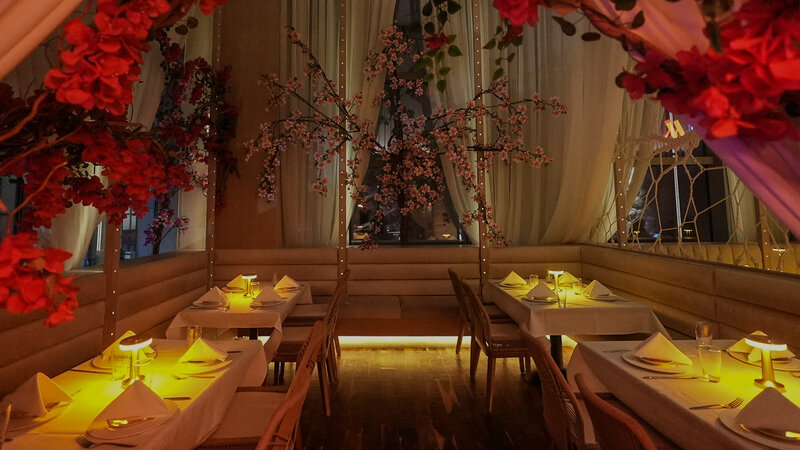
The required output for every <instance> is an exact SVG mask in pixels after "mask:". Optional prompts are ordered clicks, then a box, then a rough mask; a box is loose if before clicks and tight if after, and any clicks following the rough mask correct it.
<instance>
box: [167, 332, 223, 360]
mask: <svg viewBox="0 0 800 450" xmlns="http://www.w3.org/2000/svg"><path fill="white" fill-rule="evenodd" d="M227 357H228V352H226V351H225V350H222V349H221V348H219V347H217V346H216V345H214V344H212V343H211V342H208V341H207V340H205V339H203V338H200V339H198V340H196V341H194V344H192V346H191V347H189V350H186V353H184V354H183V356H181V357H180V359H178V362H179V363H183V362H189V361H209V362H210V361H224V360H225V358H227Z"/></svg>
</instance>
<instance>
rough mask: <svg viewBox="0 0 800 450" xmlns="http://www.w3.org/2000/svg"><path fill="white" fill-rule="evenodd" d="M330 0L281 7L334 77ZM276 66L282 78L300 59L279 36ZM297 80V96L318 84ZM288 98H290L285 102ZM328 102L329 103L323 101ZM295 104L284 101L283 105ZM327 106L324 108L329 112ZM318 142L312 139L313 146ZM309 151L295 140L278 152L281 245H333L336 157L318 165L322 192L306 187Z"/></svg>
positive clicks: (312, 172) (296, 70) (334, 10)
mask: <svg viewBox="0 0 800 450" xmlns="http://www.w3.org/2000/svg"><path fill="white" fill-rule="evenodd" d="M338 3H339V2H338V1H336V0H300V1H294V0H287V1H285V2H284V7H283V8H282V10H283V14H284V23H286V24H290V25H291V26H293V27H294V28H295V29H296V30H297V31H298V32H299V33H300V35H301V36H302V37H303V39H304V40H305V42H306V43H307V44H308V45H309V46H310V47H311V51H312V52H313V53H314V55H315V56H316V57H317V59H318V60H319V62H320V64H322V66H323V69H324V70H325V73H327V74H328V76H329V77H330V78H331V79H332V80H334V81H336V80H338V76H337V74H338V73H339V20H338V18H339V14H338ZM282 46H283V47H282V51H281V67H282V68H283V69H282V70H284V71H285V72H284V74H283V76H284V78H285V77H290V76H300V75H301V74H302V73H303V67H304V61H305V58H304V57H303V54H302V52H300V51H299V50H297V48H296V47H294V46H292V45H291V43H289V40H288V39H284V42H283V44H282ZM301 80H302V81H303V95H304V96H305V97H306V98H312V95H313V93H314V91H315V90H316V89H318V87H316V86H312V85H311V84H310V80H309V79H308V78H301ZM290 103H291V102H290ZM327 106H330V105H327ZM298 107H301V105H300V104H299V102H294V104H289V105H288V108H287V110H291V109H294V108H298ZM332 112H333V108H330V107H329V108H327V110H326V113H332ZM319 145H320V144H317V146H319ZM314 153H315V151H314V150H313V149H312V151H311V152H310V153H308V152H306V151H305V150H304V149H303V148H302V147H301V146H299V145H297V146H294V147H293V148H290V149H289V151H287V152H285V153H284V154H282V155H281V193H282V194H281V195H282V202H281V208H282V211H281V212H282V214H281V217H282V220H283V241H284V242H283V244H284V245H285V246H287V247H329V246H333V245H336V242H337V233H338V232H339V230H338V223H339V221H338V214H337V203H338V202H337V200H338V198H339V180H338V173H339V161H338V160H334V161H333V163H332V164H331V165H329V166H327V167H326V168H325V169H323V173H322V176H323V177H325V178H327V179H328V194H327V196H326V197H323V196H322V195H320V194H319V193H318V192H316V191H314V190H313V189H311V185H312V183H313V182H314V181H315V180H316V177H317V173H316V172H317V171H316V169H315V168H314Z"/></svg>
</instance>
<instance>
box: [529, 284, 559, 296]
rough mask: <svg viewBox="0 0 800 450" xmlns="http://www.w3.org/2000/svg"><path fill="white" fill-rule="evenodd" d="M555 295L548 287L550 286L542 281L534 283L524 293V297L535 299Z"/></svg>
mask: <svg viewBox="0 0 800 450" xmlns="http://www.w3.org/2000/svg"><path fill="white" fill-rule="evenodd" d="M555 296H556V293H555V292H553V290H552V289H550V286H548V285H547V284H546V283H544V282H542V281H540V282H538V283H536V286H534V287H533V289H531V290H530V291H528V293H527V294H525V297H527V298H532V299H536V300H544V299H546V298H548V297H555Z"/></svg>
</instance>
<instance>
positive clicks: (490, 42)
mask: <svg viewBox="0 0 800 450" xmlns="http://www.w3.org/2000/svg"><path fill="white" fill-rule="evenodd" d="M495 45H497V41H495V40H494V38H492V40H491V41H489V42H487V43H486V45H484V46H483V48H484V49H485V50H491V49H493V48H494V46H495Z"/></svg>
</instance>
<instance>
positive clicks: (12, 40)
mask: <svg viewBox="0 0 800 450" xmlns="http://www.w3.org/2000/svg"><path fill="white" fill-rule="evenodd" d="M82 2H83V0H36V1H31V0H0V30H3V31H2V33H3V38H2V39H0V79H3V78H5V76H6V75H8V74H9V73H10V72H11V71H12V70H14V68H15V67H17V65H19V63H21V62H22V61H23V60H24V59H25V58H26V57H27V56H28V55H29V54H30V53H31V52H33V51H34V50H35V49H36V47H38V46H39V44H41V43H42V41H44V40H45V38H47V36H49V35H50V34H51V33H52V32H53V30H55V29H56V27H58V26H59V25H60V24H61V22H63V21H64V20H65V19H66V18H67V17H68V16H69V15H70V13H72V12H73V11H74V10H75V8H77V7H78V6H79V5H80V4H81V3H82Z"/></svg>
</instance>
